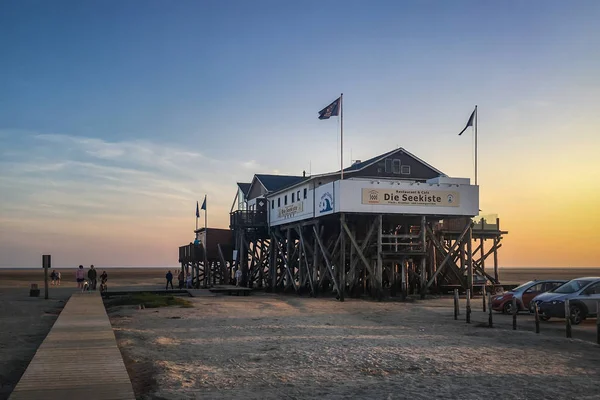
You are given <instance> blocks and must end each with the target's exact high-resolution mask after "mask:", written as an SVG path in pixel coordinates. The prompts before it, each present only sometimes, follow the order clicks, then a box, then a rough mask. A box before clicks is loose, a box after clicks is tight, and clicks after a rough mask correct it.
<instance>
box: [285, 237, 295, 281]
mask: <svg viewBox="0 0 600 400" xmlns="http://www.w3.org/2000/svg"><path fill="white" fill-rule="evenodd" d="M285 238H286V239H285V258H286V260H287V268H288V271H289V273H288V275H286V277H288V278H289V279H290V283H289V284H287V285H285V286H284V287H285V288H286V289H287V288H288V287H289V286H290V285H294V287H296V284H295V282H294V281H295V280H296V277H295V276H294V273H293V272H294V262H293V260H292V229H291V228H288V230H287V231H286V235H285ZM284 262H285V261H284Z"/></svg>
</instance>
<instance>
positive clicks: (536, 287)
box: [525, 283, 544, 293]
mask: <svg viewBox="0 0 600 400" xmlns="http://www.w3.org/2000/svg"><path fill="white" fill-rule="evenodd" d="M543 286H544V284H543V283H538V284H537V285H533V286H532V287H530V288H529V289H527V290H526V291H525V293H540V292H542V291H543V290H542V288H543Z"/></svg>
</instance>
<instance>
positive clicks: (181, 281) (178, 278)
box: [177, 270, 185, 289]
mask: <svg viewBox="0 0 600 400" xmlns="http://www.w3.org/2000/svg"><path fill="white" fill-rule="evenodd" d="M184 279H185V275H183V270H181V271H179V275H177V280H179V289H183V283H184Z"/></svg>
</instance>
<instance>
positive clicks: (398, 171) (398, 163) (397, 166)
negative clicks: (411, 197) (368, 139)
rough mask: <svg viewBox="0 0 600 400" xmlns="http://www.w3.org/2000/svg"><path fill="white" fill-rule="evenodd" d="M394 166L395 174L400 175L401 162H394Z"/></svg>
mask: <svg viewBox="0 0 600 400" xmlns="http://www.w3.org/2000/svg"><path fill="white" fill-rule="evenodd" d="M393 166H394V168H393V172H394V173H395V174H399V173H400V160H394V164H393Z"/></svg>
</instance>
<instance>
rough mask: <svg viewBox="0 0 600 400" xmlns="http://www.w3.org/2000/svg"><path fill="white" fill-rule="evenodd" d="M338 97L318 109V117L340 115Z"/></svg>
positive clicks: (326, 117) (325, 117) (324, 117)
mask: <svg viewBox="0 0 600 400" xmlns="http://www.w3.org/2000/svg"><path fill="white" fill-rule="evenodd" d="M340 99H341V97H338V98H337V99H336V100H335V101H334V102H333V103H331V104H330V105H328V106H327V107H325V108H324V109H322V110H321V111H319V119H329V117H332V116H336V115H340Z"/></svg>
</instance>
